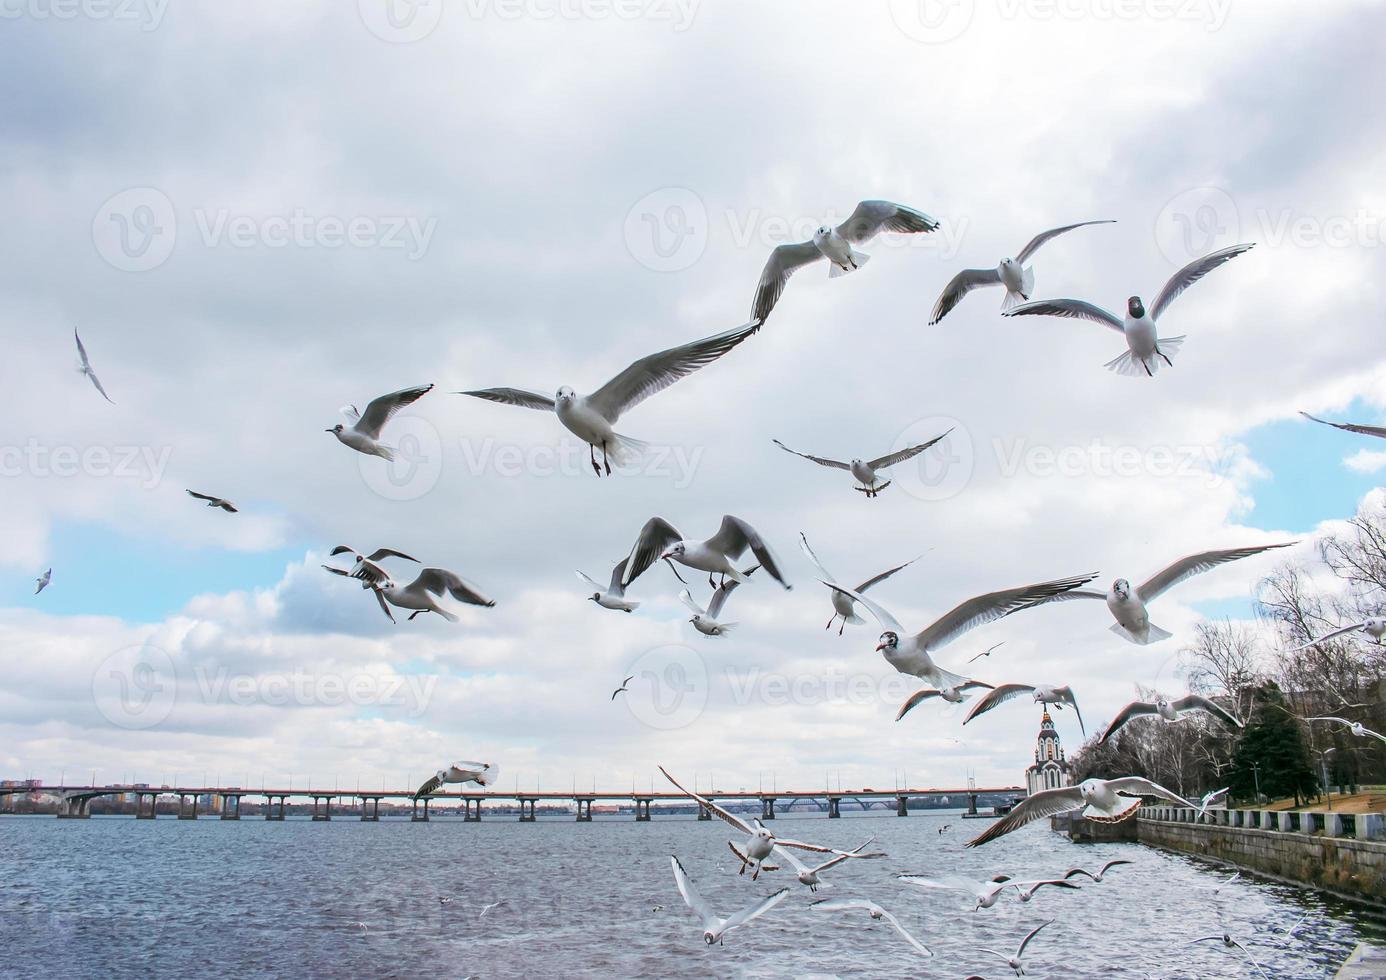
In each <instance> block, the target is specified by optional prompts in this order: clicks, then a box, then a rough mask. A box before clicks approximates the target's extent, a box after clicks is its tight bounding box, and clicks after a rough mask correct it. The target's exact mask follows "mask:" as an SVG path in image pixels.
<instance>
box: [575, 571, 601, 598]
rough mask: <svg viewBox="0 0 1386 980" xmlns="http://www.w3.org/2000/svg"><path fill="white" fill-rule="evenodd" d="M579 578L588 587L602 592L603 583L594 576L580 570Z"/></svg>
mask: <svg viewBox="0 0 1386 980" xmlns="http://www.w3.org/2000/svg"><path fill="white" fill-rule="evenodd" d="M577 577H578V578H580V579H582V580H583V581H584V582H586V583H587V584H588V585H590V586H592V588H594V589H596V590H597V591H598V592H600V591H602V586H601V583H600V582H598V581H597V580H596V579H594V578H593V577H592V576H590V575H588V574H587V573H586V572H584V571H583V570H582V569H580V568H579V569H577Z"/></svg>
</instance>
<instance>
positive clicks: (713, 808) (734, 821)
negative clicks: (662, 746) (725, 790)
mask: <svg viewBox="0 0 1386 980" xmlns="http://www.w3.org/2000/svg"><path fill="white" fill-rule="evenodd" d="M659 771H660V772H662V773H664V778H665V779H667V780H669V782H671V783H673V784H674V787H675V788H676V789H678V791H679V792H680V793H682V794H683V795H684V796H686V797H688V798H689V799H690V800H694V801H696V802H697V803H698V804H699V805H701V806H703V807H704V808H706V809H707V811H708V812H709V813H711V814H712V815H713V816H715V817H717V818H718V819H719V820H723V821H725V822H726V823H729V824H731V825H732V826H733V827H735V828H736V829H737V830H739V831H741V832H742V833H743V834H750V833H754V831H752V830H751V825H750V824H748V823H747V822H746V821H744V820H742V819H741V818H740V817H738V816H737V815H736V814H734V813H732V812H730V811H728V810H724V809H722V808H721V807H720V806H718V805H717V804H716V803H713V802H712V801H711V800H709V799H707V798H706V797H702V796H699V795H698V794H697V793H694V792H692V791H690V790H687V789H684V788H683V786H681V785H679V781H678V780H677V779H675V778H674V777H673V776H671V775H669V770H667V769H665V768H664V767H663V766H660V767H659Z"/></svg>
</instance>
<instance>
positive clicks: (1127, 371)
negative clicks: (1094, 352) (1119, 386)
mask: <svg viewBox="0 0 1386 980" xmlns="http://www.w3.org/2000/svg"><path fill="white" fill-rule="evenodd" d="M1151 360H1154V358H1152V359H1151ZM1102 366H1103V367H1104V368H1106V369H1107V370H1108V371H1111V372H1113V373H1115V374H1119V375H1121V376H1122V377H1123V378H1141V377H1150V376H1152V375H1154V374H1155V371H1156V368H1155V365H1154V364H1151V363H1150V362H1148V361H1143V360H1141V359H1140V358H1139V357H1137V356H1136V355H1135V354H1132V353H1131V352H1130V351H1129V350H1128V351H1125V352H1124V353H1123V354H1122V355H1121V356H1120V357H1116V358H1113V359H1112V360H1110V361H1108V362H1107V363H1106V364H1104V365H1102Z"/></svg>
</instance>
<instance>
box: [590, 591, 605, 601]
mask: <svg viewBox="0 0 1386 980" xmlns="http://www.w3.org/2000/svg"><path fill="white" fill-rule="evenodd" d="M601 597H602V594H601V593H600V592H593V593H592V594H591V595H589V596H588V597H587V600H588V601H589V602H597V601H599V600H600V599H601Z"/></svg>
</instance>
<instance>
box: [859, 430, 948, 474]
mask: <svg viewBox="0 0 1386 980" xmlns="http://www.w3.org/2000/svg"><path fill="white" fill-rule="evenodd" d="M952 431H953V430H952V429H949V430H948V432H952ZM948 432H945V433H944V434H943V435H941V436H934V438H932V439H930V440H929V441H928V442H921V443H920V444H919V445H917V446H909V447H908V448H906V449H901V450H900V451H899V452H896V453H890V454H888V455H885V456H878V457H876V458H875V459H873V460H872V461H871V462H869V463H867V464H866V465H867V466H870V467H871V468H872V469H873V470H880V469H885V468H886V467H887V466H894V465H895V464H896V463H903V462H904V461H905V460H907V459H913V458H914V457H916V456H918V455H919V454H920V453H922V452H923V451H924V450H926V449H928V448H929V447H930V446H933V445H936V444H937V443H940V442H942V441H943V440H944V439H947V438H948Z"/></svg>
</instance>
